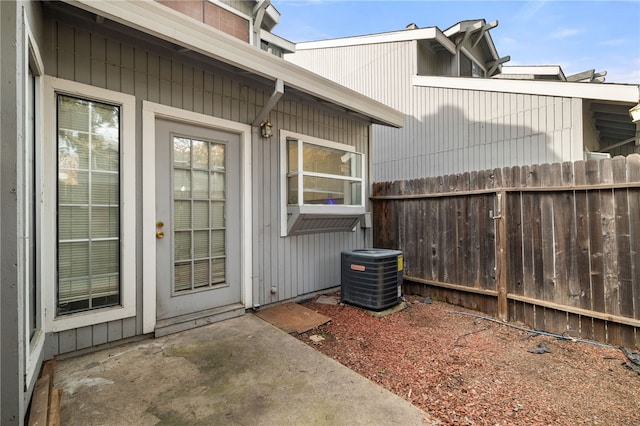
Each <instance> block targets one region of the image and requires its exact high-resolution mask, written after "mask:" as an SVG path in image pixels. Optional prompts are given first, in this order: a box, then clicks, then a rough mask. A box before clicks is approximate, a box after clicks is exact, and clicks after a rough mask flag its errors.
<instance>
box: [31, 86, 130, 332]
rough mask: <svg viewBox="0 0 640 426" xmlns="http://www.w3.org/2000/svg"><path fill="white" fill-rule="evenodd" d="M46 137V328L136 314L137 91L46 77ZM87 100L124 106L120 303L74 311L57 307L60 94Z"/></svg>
mask: <svg viewBox="0 0 640 426" xmlns="http://www.w3.org/2000/svg"><path fill="white" fill-rule="evenodd" d="M44 86H45V90H44V97H43V109H44V110H45V111H46V112H45V113H44V117H43V119H44V130H45V131H44V137H43V144H42V160H41V162H42V194H43V195H42V210H41V211H42V219H41V230H42V231H41V239H40V240H41V241H42V249H41V250H42V253H43V254H42V256H41V277H42V284H41V285H42V286H43V287H44V292H43V293H44V294H43V298H44V300H43V304H44V306H45V307H46V311H45V331H47V332H58V331H64V330H70V329H74V328H79V327H84V326H88V325H94V324H100V323H106V322H109V321H115V320H119V319H124V318H130V317H134V316H135V315H136V291H137V288H136V287H137V286H136V219H135V218H136V191H135V188H136V185H135V182H136V181H135V179H136V177H135V169H136V150H135V140H136V136H135V135H136V113H135V111H136V100H135V97H134V96H131V95H126V94H123V93H120V92H115V91H113V90H107V89H102V88H99V87H95V86H90V85H87V84H83V83H77V82H74V81H69V80H63V79H59V78H55V77H49V76H45V77H44ZM58 92H60V93H65V94H69V95H74V96H78V97H80V98H82V99H91V100H95V101H102V102H107V103H110V104H116V105H120V106H121V107H122V115H121V116H122V143H121V147H120V149H121V152H120V170H121V175H122V178H121V189H122V194H121V198H120V202H121V212H120V220H121V231H120V247H121V254H120V259H121V296H120V300H121V306H113V307H107V308H101V309H95V310H89V311H85V312H79V313H75V314H69V315H61V316H59V317H56V316H55V312H56V285H57V283H56V281H55V277H56V276H57V274H56V256H54V255H52V254H53V253H56V238H57V237H56V228H57V226H56V217H57V215H56V214H55V213H56V208H57V201H56V196H57V194H56V183H57V181H58V177H57V176H56V159H57V158H58V154H57V152H56V149H57V142H56V135H57V131H56V117H57V110H56V107H57V102H56V93H58Z"/></svg>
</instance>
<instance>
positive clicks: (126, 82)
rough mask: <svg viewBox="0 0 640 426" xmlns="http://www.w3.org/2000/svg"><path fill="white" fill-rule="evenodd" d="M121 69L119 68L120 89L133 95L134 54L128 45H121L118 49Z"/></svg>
mask: <svg viewBox="0 0 640 426" xmlns="http://www.w3.org/2000/svg"><path fill="white" fill-rule="evenodd" d="M120 55H121V58H122V67H121V68H120V79H121V82H120V87H121V90H122V91H123V92H124V93H127V94H130V95H133V94H134V93H135V78H134V69H135V52H134V50H133V48H132V47H131V46H129V45H126V44H122V45H121V47H120Z"/></svg>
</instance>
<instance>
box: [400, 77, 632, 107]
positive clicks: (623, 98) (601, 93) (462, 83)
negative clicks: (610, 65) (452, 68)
mask: <svg viewBox="0 0 640 426" xmlns="http://www.w3.org/2000/svg"><path fill="white" fill-rule="evenodd" d="M411 83H412V85H413V86H418V87H438V88H444V89H463V90H480V91H485V92H507V93H521V94H529V95H544V96H559V97H568V98H583V99H593V100H601V101H613V102H633V103H637V102H638V100H639V99H640V85H635V84H610V83H607V84H585V83H571V82H566V81H541V80H507V79H503V78H500V79H491V78H466V77H431V76H414V77H413V78H412V81H411Z"/></svg>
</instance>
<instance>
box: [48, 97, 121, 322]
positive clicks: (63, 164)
mask: <svg viewBox="0 0 640 426" xmlns="http://www.w3.org/2000/svg"><path fill="white" fill-rule="evenodd" d="M56 102H57V136H58V138H57V140H58V181H57V182H58V191H57V193H58V203H57V204H58V205H57V213H58V214H57V218H58V223H57V229H58V238H57V253H58V259H57V262H58V265H57V266H58V267H57V270H58V291H57V310H56V313H57V315H64V314H69V313H74V312H79V311H85V310H91V309H98V308H102V307H107V306H114V305H119V304H120V213H121V210H120V183H121V182H120V149H121V148H120V147H121V134H120V114H121V110H122V108H121V107H120V106H119V105H110V104H106V103H103V102H97V101H93V100H88V99H83V98H78V97H73V96H69V95H66V94H61V93H58V94H57V95H56Z"/></svg>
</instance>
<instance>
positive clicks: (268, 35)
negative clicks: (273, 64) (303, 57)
mask: <svg viewBox="0 0 640 426" xmlns="http://www.w3.org/2000/svg"><path fill="white" fill-rule="evenodd" d="M260 39H261V40H264V41H266V42H267V43H269V44H273V45H274V46H277V47H279V48H280V49H282V50H283V51H284V53H293V52H295V51H296V45H295V43H293V42H291V41H289V40H287V39H285V38H282V37H280V36H277V35H275V34H274V33H272V32H269V31H267V30H260Z"/></svg>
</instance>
